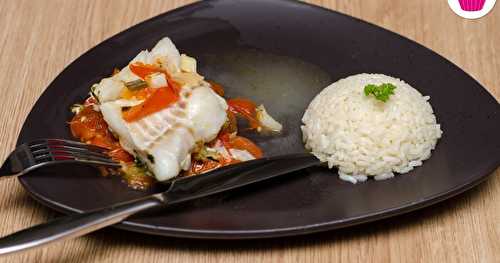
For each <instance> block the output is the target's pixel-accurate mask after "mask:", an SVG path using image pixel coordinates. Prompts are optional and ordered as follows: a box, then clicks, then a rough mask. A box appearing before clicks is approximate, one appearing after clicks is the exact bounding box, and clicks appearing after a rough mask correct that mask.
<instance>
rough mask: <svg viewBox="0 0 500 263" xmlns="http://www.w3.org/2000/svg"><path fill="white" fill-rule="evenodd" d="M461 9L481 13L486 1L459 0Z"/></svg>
mask: <svg viewBox="0 0 500 263" xmlns="http://www.w3.org/2000/svg"><path fill="white" fill-rule="evenodd" d="M458 2H459V3H460V8H462V10H464V11H480V10H482V9H483V7H484V3H485V2H486V0H458Z"/></svg>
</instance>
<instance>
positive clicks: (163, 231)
mask: <svg viewBox="0 0 500 263" xmlns="http://www.w3.org/2000/svg"><path fill="white" fill-rule="evenodd" d="M280 1H281V2H286V3H291V1H287V0H280ZM207 2H208V3H211V2H225V1H220V0H207V1H201V2H194V3H190V4H187V5H184V6H180V7H178V8H175V9H171V10H168V11H166V12H163V13H161V14H158V15H156V16H154V17H151V18H149V19H146V20H144V21H142V22H139V23H137V24H135V25H132V26H130V27H128V28H126V29H124V30H122V31H120V32H118V33H116V34H114V35H112V36H110V37H108V38H106V39H104V40H102V41H101V42H99V43H98V44H97V45H95V46H93V47H91V48H90V49H88V50H86V51H85V52H84V53H82V54H81V55H80V56H78V57H77V58H75V59H74V60H72V61H71V62H69V64H68V65H67V66H66V67H65V68H64V69H63V70H62V71H61V72H60V73H59V74H58V75H57V76H56V77H55V78H54V79H53V80H52V81H51V82H50V83H49V84H48V85H47V87H46V88H45V89H44V91H43V92H42V94H41V95H40V96H39V97H38V99H37V101H36V102H35V103H34V104H33V107H32V108H31V110H30V112H29V113H28V114H27V116H26V118H25V120H24V122H23V126H22V128H21V130H20V132H19V136H18V139H17V141H16V145H19V144H21V143H22V142H21V141H20V135H21V134H23V132H24V130H25V129H26V126H25V124H26V121H27V120H28V119H29V118H30V116H31V115H32V112H33V110H34V109H35V108H36V105H37V104H38V103H39V101H40V100H41V99H42V98H43V95H44V93H45V91H46V90H48V88H49V87H51V86H52V85H53V83H55V82H56V81H57V80H58V79H59V78H60V76H61V75H63V74H64V73H65V72H66V71H67V70H68V68H70V67H71V66H72V65H73V64H75V63H76V62H78V61H79V60H80V59H81V58H82V57H85V56H86V55H87V54H88V53H90V52H92V51H93V50H94V49H95V48H98V47H100V46H101V45H104V44H105V43H108V42H110V41H112V40H113V39H116V38H119V37H120V36H121V35H123V34H125V33H127V32H129V31H133V30H136V29H137V28H140V27H141V26H142V25H144V24H149V23H151V22H154V21H156V20H158V19H162V18H163V17H165V16H169V15H172V14H175V13H178V12H182V11H183V10H185V9H189V8H193V7H196V6H198V5H202V4H203V3H207ZM235 2H237V1H235ZM239 2H243V1H239ZM256 2H265V1H256ZM293 4H296V5H302V6H306V7H308V8H315V9H319V10H321V11H322V12H329V13H333V14H335V15H340V16H343V17H346V18H349V19H351V20H353V21H356V22H359V23H363V24H365V25H366V26H369V27H371V28H372V29H375V30H379V31H381V32H384V33H391V34H392V35H395V36H397V37H398V38H399V40H402V41H407V42H410V43H412V44H413V45H416V46H418V47H419V48H423V49H425V50H426V51H427V52H430V53H432V55H434V56H438V57H439V58H440V59H441V60H443V61H444V62H446V63H447V64H450V65H452V66H453V67H454V68H456V69H458V70H459V71H460V72H461V73H462V74H464V75H466V76H467V77H468V78H470V79H472V80H473V81H475V82H476V83H478V84H479V86H481V88H482V89H481V92H482V93H486V94H485V95H487V96H489V98H490V99H492V100H493V101H497V100H496V98H495V97H494V96H493V94H492V93H491V92H490V91H489V90H488V89H486V88H484V85H482V84H481V83H480V82H479V81H478V80H477V79H475V78H474V77H473V76H471V75H470V74H468V73H467V72H465V71H464V70H463V69H462V68H461V67H459V66H458V65H456V64H455V63H453V62H452V61H450V60H448V59H447V58H445V57H444V56H442V55H441V54H439V53H437V52H435V51H434V50H432V49H430V48H428V47H426V46H424V45H422V44H420V43H418V42H416V41H415V40H413V39H410V38H408V37H405V36H403V35H401V34H399V33H397V32H394V31H391V30H389V29H386V28H384V27H382V26H379V25H376V24H374V23H371V22H368V21H365V20H362V19H360V18H357V17H353V16H350V15H347V14H344V13H341V12H339V11H336V10H332V9H328V8H325V7H322V6H318V5H314V4H310V3H305V2H293ZM499 165H500V158H498V159H497V160H496V161H493V162H491V163H490V164H489V165H485V166H484V167H483V169H482V170H480V171H479V170H477V171H475V174H474V175H472V176H471V177H470V178H471V179H469V180H467V181H466V182H464V183H462V184H460V185H456V186H455V187H453V188H450V189H448V190H447V191H444V192H440V193H437V194H434V195H430V196H427V197H425V198H422V199H420V200H419V201H418V202H409V203H407V204H404V205H399V206H396V207H391V208H387V209H384V210H381V211H377V212H374V213H371V214H362V215H359V216H355V217H350V218H348V219H345V220H336V221H328V222H321V223H314V224H308V225H301V226H295V227H287V228H272V229H259V230H203V229H186V228H176V227H164V226H154V225H151V224H142V223H137V222H133V221H130V220H124V221H122V222H121V223H118V224H115V225H113V226H112V227H113V228H117V229H122V230H127V231H132V232H137V233H143V234H151V235H160V236H169V237H179V238H192V239H261V238H276V237H286V236H296V235H305V234H312V233H317V232H322V231H328V230H334V229H339V228H345V227H350V226H354V225H359V224H365V223H369V222H373V221H377V220H381V219H385V218H390V217H394V216H398V215H403V214H407V213H409V212H412V211H416V210H420V209H422V208H425V207H429V206H431V205H434V204H436V203H439V202H442V201H445V200H447V199H450V198H452V197H454V196H457V195H459V194H461V193H463V192H465V191H467V190H470V189H472V188H474V187H475V186H477V185H479V184H480V183H482V182H484V181H486V180H487V179H488V178H489V177H490V176H491V175H492V174H493V172H494V171H495V170H496V169H497V168H498V166H499ZM18 181H19V182H20V183H21V185H22V186H23V188H24V189H25V190H26V191H27V192H28V194H29V195H30V196H31V197H32V198H33V199H35V200H36V201H38V202H40V203H41V204H43V205H44V206H47V207H49V208H51V209H53V210H55V211H57V212H60V213H63V214H72V213H82V212H83V211H82V210H79V209H75V208H72V207H69V206H67V205H64V204H62V203H59V202H57V201H54V200H51V199H49V198H46V197H44V196H42V195H39V194H38V193H37V192H36V191H34V190H33V188H32V187H31V186H30V185H29V184H28V183H27V182H26V181H25V180H23V178H22V177H18Z"/></svg>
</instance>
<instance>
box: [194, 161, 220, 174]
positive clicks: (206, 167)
mask: <svg viewBox="0 0 500 263" xmlns="http://www.w3.org/2000/svg"><path fill="white" fill-rule="evenodd" d="M219 167H222V165H221V164H220V163H219V162H217V161H214V160H205V161H193V162H192V163H191V169H189V172H188V175H196V174H202V173H206V172H208V171H211V170H214V169H217V168H219Z"/></svg>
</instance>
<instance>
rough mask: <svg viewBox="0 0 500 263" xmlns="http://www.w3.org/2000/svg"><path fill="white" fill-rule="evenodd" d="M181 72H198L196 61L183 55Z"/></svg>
mask: <svg viewBox="0 0 500 263" xmlns="http://www.w3.org/2000/svg"><path fill="white" fill-rule="evenodd" d="M181 70H182V71H184V72H196V59H194V58H192V57H190V56H187V55H186V54H181Z"/></svg>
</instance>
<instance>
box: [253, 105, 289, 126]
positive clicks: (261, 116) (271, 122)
mask: <svg viewBox="0 0 500 263" xmlns="http://www.w3.org/2000/svg"><path fill="white" fill-rule="evenodd" d="M255 110H256V112H257V120H258V121H259V123H260V125H261V126H262V128H264V129H265V130H269V131H272V132H281V130H282V129H283V126H282V125H281V123H279V122H277V121H276V120H275V119H273V117H271V115H269V113H267V111H266V108H265V107H264V105H262V104H261V105H259V106H258V107H257V108H256V109H255Z"/></svg>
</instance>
